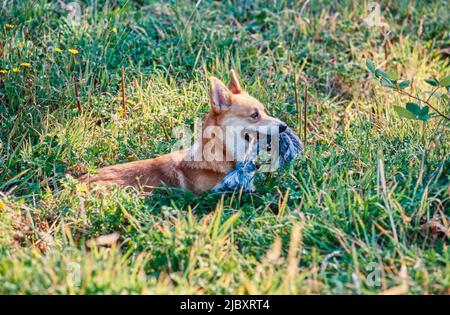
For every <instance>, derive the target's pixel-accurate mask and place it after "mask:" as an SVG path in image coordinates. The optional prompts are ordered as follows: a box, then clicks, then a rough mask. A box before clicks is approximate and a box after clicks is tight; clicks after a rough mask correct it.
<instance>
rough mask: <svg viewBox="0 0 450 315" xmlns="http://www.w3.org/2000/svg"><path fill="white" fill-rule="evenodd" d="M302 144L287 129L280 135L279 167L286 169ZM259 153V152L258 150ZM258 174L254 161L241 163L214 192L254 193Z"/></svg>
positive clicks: (300, 149)
mask: <svg viewBox="0 0 450 315" xmlns="http://www.w3.org/2000/svg"><path fill="white" fill-rule="evenodd" d="M302 149H303V147H302V143H301V141H300V139H299V137H298V136H297V135H296V134H295V133H294V132H293V131H292V129H290V128H287V129H286V130H285V131H284V132H283V133H280V134H279V157H278V161H277V162H278V165H279V166H281V167H285V166H286V165H288V164H289V163H290V162H291V161H292V160H294V158H295V157H296V156H297V155H298V154H299V153H300V152H301V151H302ZM257 151H258V150H257ZM255 172H256V164H255V163H254V161H253V160H248V161H244V162H239V163H238V164H237V165H236V167H235V169H234V170H232V171H231V172H230V173H228V174H227V175H226V176H225V177H224V178H223V179H222V181H221V182H220V183H219V184H217V186H216V187H215V188H214V191H217V192H233V191H236V190H237V191H239V190H241V189H242V190H243V191H244V192H250V191H254V190H255V187H254V185H253V177H254V175H255Z"/></svg>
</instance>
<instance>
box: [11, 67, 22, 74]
mask: <svg viewBox="0 0 450 315" xmlns="http://www.w3.org/2000/svg"><path fill="white" fill-rule="evenodd" d="M12 70H13V72H14V73H17V72H20V69H19V68H13V69H12Z"/></svg>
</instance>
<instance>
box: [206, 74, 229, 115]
mask: <svg viewBox="0 0 450 315" xmlns="http://www.w3.org/2000/svg"><path fill="white" fill-rule="evenodd" d="M209 96H210V98H211V107H212V108H213V109H214V111H215V112H216V113H219V112H221V111H223V110H225V109H227V108H228V107H230V106H231V91H230V90H229V89H228V88H227V87H226V86H225V84H223V83H222V81H220V80H219V79H217V78H216V77H211V78H209Z"/></svg>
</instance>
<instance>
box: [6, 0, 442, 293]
mask: <svg viewBox="0 0 450 315" xmlns="http://www.w3.org/2000/svg"><path fill="white" fill-rule="evenodd" d="M80 5H81V8H82V9H83V15H82V17H81V20H80V21H81V24H80V25H77V24H76V23H74V22H73V21H72V20H71V19H70V18H69V17H68V11H67V10H65V9H63V8H61V6H60V4H58V3H56V2H53V1H33V2H31V1H29V2H28V1H22V2H17V1H14V2H8V3H7V4H6V6H4V7H3V8H2V14H1V16H0V25H1V27H2V28H1V30H0V36H1V37H0V45H1V46H0V52H1V53H0V69H4V70H6V73H4V74H0V76H1V77H0V123H1V128H0V140H1V142H0V191H2V193H1V194H0V292H1V293H52V294H58V293H75V294H78V293H84V294H94V293H325V294H329V293H351V294H360V293H361V294H367V293H382V292H385V293H386V292H387V293H410V294H418V293H440V294H445V293H447V294H448V293H449V287H450V252H449V248H448V229H449V225H448V220H449V212H448V209H449V159H448V150H449V140H448V124H446V123H445V122H443V121H442V120H441V119H438V118H437V119H432V120H431V121H430V122H429V123H428V125H429V127H427V129H422V128H423V127H422V125H421V124H419V123H418V122H414V121H412V122H411V121H406V120H403V119H401V118H399V117H398V116H397V115H396V114H395V112H394V111H393V105H396V104H400V103H402V102H404V101H405V100H407V99H405V97H402V96H398V95H391V94H389V93H387V92H386V91H385V90H384V89H383V88H381V87H379V86H378V85H377V84H376V82H373V80H371V79H370V77H369V76H368V72H367V71H366V69H365V66H364V65H365V60H366V58H370V59H372V60H374V62H376V64H381V65H382V67H383V68H392V69H395V70H396V71H397V72H398V73H401V74H402V77H404V78H408V79H410V80H412V81H413V82H414V83H413V85H412V88H411V93H415V89H417V90H420V91H424V90H425V91H426V90H427V88H428V87H427V86H426V85H422V82H423V79H424V78H427V77H429V76H430V75H436V76H438V77H441V76H443V75H447V74H448V66H449V59H448V38H449V33H448V29H447V21H448V18H449V17H448V10H447V3H446V1H433V2H432V3H424V2H422V1H400V2H396V3H394V2H389V6H387V3H383V4H382V15H383V18H384V20H385V21H386V22H387V23H388V24H389V27H390V31H391V33H390V35H389V41H388V42H384V43H383V41H384V36H383V34H381V32H380V30H379V29H377V28H368V27H367V25H366V24H365V23H364V22H363V21H362V20H363V18H364V17H365V16H367V2H363V3H360V2H356V1H355V2H352V1H341V3H339V4H337V3H335V2H332V1H311V2H308V3H305V2H297V1H276V2H270V3H268V2H265V1H244V2H239V3H237V2H232V1H224V2H216V1H201V2H198V5H196V3H194V2H186V1H170V2H157V1H149V2H146V1H143V3H140V4H134V3H133V2H130V1H117V2H114V3H110V2H102V1H85V2H82V3H80ZM6 24H11V25H13V27H12V28H9V27H6V26H5V25H6ZM69 49H76V50H78V53H77V54H72V53H70V52H69ZM24 62H29V63H31V66H30V67H25V66H21V65H20V64H21V63H24ZM122 67H124V69H125V71H124V73H125V75H124V79H125V80H124V90H125V94H126V104H125V105H126V115H124V113H123V110H122V108H123V104H122V101H123V97H122V90H121V82H122V79H121V75H122V70H121V69H122ZM13 68H19V70H20V72H13ZM230 68H234V69H236V70H237V71H238V72H239V73H240V77H241V79H242V81H243V85H244V87H245V89H246V90H247V91H248V92H249V93H250V94H252V95H254V96H255V97H257V98H258V99H260V100H261V101H262V102H263V103H264V104H265V106H266V108H267V111H268V112H269V113H270V114H272V115H274V116H277V117H279V118H280V119H282V120H284V121H286V122H287V123H288V125H289V126H291V127H293V128H295V129H296V128H300V127H302V124H303V118H304V113H303V112H302V111H301V110H303V109H306V110H307V118H308V119H307V126H306V127H307V139H306V143H307V146H306V147H305V150H304V152H303V154H302V156H301V157H300V158H299V159H298V160H297V161H296V162H295V163H294V164H293V165H292V166H291V167H290V168H288V169H285V170H280V171H277V173H276V174H269V175H268V176H262V175H259V177H258V178H257V179H256V187H257V190H256V192H255V193H251V194H244V195H239V194H229V195H225V196H221V195H219V194H213V193H205V194H202V195H199V196H194V195H192V194H191V193H189V192H180V191H179V190H176V189H170V188H167V187H161V189H158V190H156V191H154V192H153V193H151V194H150V195H142V194H140V193H139V192H135V191H131V190H125V191H120V190H113V191H111V192H108V193H106V194H103V195H102V196H98V195H96V194H93V193H92V192H89V191H87V190H86V189H85V187H82V186H80V185H76V183H75V181H74V178H75V177H77V176H78V175H79V174H81V173H83V172H86V171H94V170H95V169H96V168H99V167H101V166H105V165H110V164H115V163H120V162H126V161H132V160H138V159H143V158H151V157H156V156H158V155H160V154H164V153H167V152H169V151H170V149H171V145H172V144H173V143H174V142H175V139H173V138H172V137H171V133H172V130H173V128H175V127H176V126H180V125H187V126H190V127H193V125H194V121H195V119H196V118H199V117H201V116H202V115H203V114H204V113H206V112H207V111H208V110H209V97H208V81H207V79H208V76H209V75H215V76H218V77H221V78H223V79H224V81H227V80H228V72H229V69H230ZM74 78H75V79H76V82H77V87H78V97H76V95H75V85H74ZM305 87H306V88H307V91H308V96H309V97H308V99H309V102H308V103H307V104H306V106H305V102H304V98H303V95H304V91H305ZM296 89H297V90H298V93H297V94H298V95H297V99H296V96H295V90H296ZM428 89H429V88H428ZM77 101H79V102H80V106H81V108H82V111H81V112H80V110H79V108H78V105H77ZM431 101H432V102H434V101H435V100H433V99H432V100H431ZM440 109H441V110H442V111H443V112H445V113H447V115H448V114H449V108H440ZM299 130H302V129H299ZM68 174H69V176H67V175H68ZM113 232H118V233H120V238H119V240H118V241H117V242H113V244H110V246H95V245H89V246H88V243H89V244H93V243H94V244H95V241H92V240H95V239H96V238H97V237H99V236H102V235H108V234H111V233H113ZM88 240H91V242H88Z"/></svg>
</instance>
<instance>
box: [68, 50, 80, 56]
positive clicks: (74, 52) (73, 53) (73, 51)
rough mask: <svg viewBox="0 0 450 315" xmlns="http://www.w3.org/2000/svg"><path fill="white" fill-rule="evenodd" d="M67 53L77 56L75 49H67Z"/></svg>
mask: <svg viewBox="0 0 450 315" xmlns="http://www.w3.org/2000/svg"><path fill="white" fill-rule="evenodd" d="M69 52H70V53H71V54H72V55H76V54H78V50H76V49H69Z"/></svg>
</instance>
